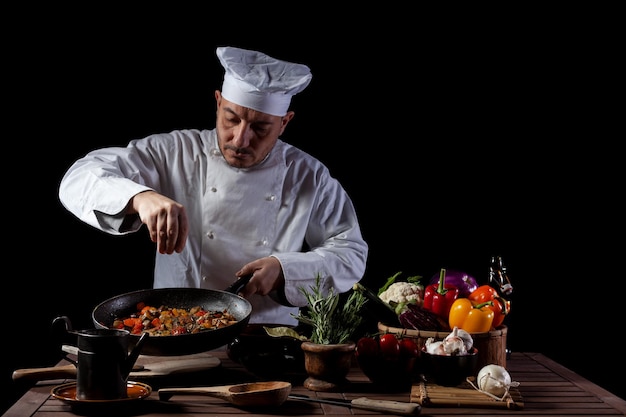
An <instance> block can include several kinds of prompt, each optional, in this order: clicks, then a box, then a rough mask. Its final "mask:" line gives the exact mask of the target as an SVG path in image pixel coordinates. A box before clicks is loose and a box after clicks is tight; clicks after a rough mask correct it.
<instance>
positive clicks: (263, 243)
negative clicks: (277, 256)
mask: <svg viewBox="0 0 626 417" xmlns="http://www.w3.org/2000/svg"><path fill="white" fill-rule="evenodd" d="M269 243H270V242H269V241H268V240H267V239H263V240H262V241H261V245H263V246H267V245H268V244H269Z"/></svg>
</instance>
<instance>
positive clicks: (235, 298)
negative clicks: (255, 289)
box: [91, 277, 252, 356]
mask: <svg viewBox="0 0 626 417" xmlns="http://www.w3.org/2000/svg"><path fill="white" fill-rule="evenodd" d="M246 279H249V278H248V277H246V278H240V279H239V280H237V281H236V282H235V283H233V284H232V285H231V286H229V287H228V289H227V290H225V291H220V290H208V289H202V288H155V289H145V290H139V291H133V292H129V293H125V294H121V295H117V296H115V297H112V298H109V299H108V300H105V301H103V302H101V303H100V304H98V305H97V306H96V307H95V308H94V309H93V311H92V314H91V318H92V320H93V323H94V325H95V326H96V328H108V327H111V326H112V325H113V320H114V319H116V318H122V317H128V316H130V315H131V314H133V313H136V312H137V304H138V303H140V302H143V303H145V304H146V305H150V306H155V307H160V306H167V307H172V308H184V309H190V308H192V307H195V306H200V307H202V308H204V309H205V310H208V311H223V310H226V311H228V312H229V313H230V314H232V315H233V316H234V317H235V318H236V319H237V322H236V323H234V324H231V325H229V326H226V327H222V328H219V329H215V330H204V331H201V332H198V333H190V334H180V335H172V336H150V337H148V338H146V339H145V343H144V345H143V347H142V349H141V354H143V355H151V356H178V355H189V354H194V353H200V352H206V351H208V350H212V349H215V348H218V347H220V346H223V345H226V344H228V343H229V342H230V341H232V340H233V339H234V338H235V337H237V335H239V333H241V332H242V331H243V330H244V328H245V327H246V325H247V324H248V322H249V321H250V314H251V313H252V305H251V304H250V302H249V301H248V300H246V299H245V298H243V297H241V296H239V295H237V293H238V292H239V291H240V290H241V289H242V288H243V286H244V285H245V282H247V281H246ZM244 281H245V282H244ZM139 337H140V335H134V334H131V339H132V340H131V342H130V345H131V346H134V345H135V344H136V343H137V342H138V341H139Z"/></svg>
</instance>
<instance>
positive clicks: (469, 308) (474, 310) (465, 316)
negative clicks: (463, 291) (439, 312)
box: [448, 298, 494, 333]
mask: <svg viewBox="0 0 626 417" xmlns="http://www.w3.org/2000/svg"><path fill="white" fill-rule="evenodd" d="M492 304H493V301H487V302H485V303H476V302H474V301H472V300H470V299H469V298H457V299H456V300H455V301H454V303H452V307H450V315H449V318H448V324H449V325H450V328H451V329H454V328H455V327H458V328H459V329H463V330H465V331H466V332H468V333H484V332H488V331H489V330H491V324H492V323H493V316H494V313H493V310H492V309H490V308H489V306H490V305H492Z"/></svg>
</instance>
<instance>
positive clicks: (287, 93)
mask: <svg viewBox="0 0 626 417" xmlns="http://www.w3.org/2000/svg"><path fill="white" fill-rule="evenodd" d="M216 53H217V57H218V58H219V60H220V62H221V64H222V66H223V67H224V69H225V70H226V72H225V73H224V83H223V85H222V96H223V97H224V98H225V99H226V100H228V101H232V102H233V103H235V104H239V105H240V106H244V107H248V108H251V109H254V110H257V111H260V112H262V113H267V114H272V115H274V116H284V115H285V114H286V113H287V111H288V110H289V104H290V103H291V97H292V96H293V95H295V94H297V93H299V92H300V91H302V90H304V89H305V88H306V86H307V85H309V82H311V77H312V75H311V70H310V69H309V67H307V66H306V65H303V64H295V63H292V62H287V61H281V60H278V59H275V58H272V57H270V56H268V55H265V54H263V53H261V52H257V51H250V50H246V49H240V48H234V47H230V46H226V47H219V48H217V50H216Z"/></svg>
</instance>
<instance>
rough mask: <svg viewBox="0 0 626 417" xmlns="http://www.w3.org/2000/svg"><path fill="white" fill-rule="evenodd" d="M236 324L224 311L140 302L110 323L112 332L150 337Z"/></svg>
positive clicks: (231, 316)
mask: <svg viewBox="0 0 626 417" xmlns="http://www.w3.org/2000/svg"><path fill="white" fill-rule="evenodd" d="M235 323H237V319H236V318H235V316H233V315H232V314H231V313H229V312H228V310H221V311H212V310H206V309H204V308H203V307H201V306H194V307H191V308H189V309H187V308H176V307H169V306H160V307H154V306H149V305H146V303H144V302H142V301H141V302H139V303H137V312H136V313H134V314H132V315H130V316H128V317H122V318H116V319H115V320H113V326H112V327H114V328H116V329H125V330H128V331H129V332H130V333H131V334H141V333H143V332H147V333H150V335H151V336H174V335H180V334H189V333H197V332H201V331H207V330H215V329H219V328H222V327H226V326H230V325H232V324H235Z"/></svg>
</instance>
